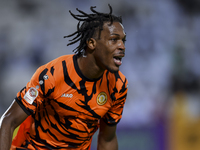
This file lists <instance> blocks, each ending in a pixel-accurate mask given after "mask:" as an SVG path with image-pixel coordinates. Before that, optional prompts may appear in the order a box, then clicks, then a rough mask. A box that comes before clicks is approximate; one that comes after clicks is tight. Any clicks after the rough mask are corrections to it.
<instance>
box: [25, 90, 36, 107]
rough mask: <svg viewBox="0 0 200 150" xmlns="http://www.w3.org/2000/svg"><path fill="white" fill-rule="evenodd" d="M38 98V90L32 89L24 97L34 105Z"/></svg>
mask: <svg viewBox="0 0 200 150" xmlns="http://www.w3.org/2000/svg"><path fill="white" fill-rule="evenodd" d="M37 96H38V91H37V89H35V88H33V87H31V88H30V89H29V90H28V91H27V92H26V94H25V95H24V99H25V100H26V101H27V102H28V103H29V104H32V103H33V101H34V100H35V99H36V97H37Z"/></svg>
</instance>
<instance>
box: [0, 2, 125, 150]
mask: <svg viewBox="0 0 200 150" xmlns="http://www.w3.org/2000/svg"><path fill="white" fill-rule="evenodd" d="M94 8H95V7H91V11H92V14H87V13H85V12H83V11H81V10H79V9H77V11H78V12H79V13H81V15H75V14H73V13H71V12H70V13H71V15H72V16H73V17H74V18H75V19H77V20H78V21H79V23H78V25H77V31H75V32H74V33H73V34H71V35H68V36H65V37H73V39H72V40H70V43H69V44H68V45H71V44H74V43H76V42H80V44H79V45H78V47H77V48H76V49H75V50H74V52H75V54H73V55H64V56H61V57H59V58H57V59H55V60H52V61H51V62H49V63H47V64H45V65H43V66H41V67H39V68H38V69H37V71H36V72H35V73H34V75H33V76H32V78H31V80H30V82H28V83H27V85H26V87H24V88H23V89H22V90H21V91H20V92H18V93H17V97H16V98H15V100H14V101H13V103H12V104H11V106H10V107H9V108H8V110H7V111H6V112H5V113H4V114H3V116H2V117H1V124H0V150H9V149H10V146H11V145H12V146H11V149H12V150H14V149H16V150H22V149H30V150H48V149H60V150H64V149H73V150H74V149H75V150H76V149H77V150H80V149H84V150H88V149H90V145H91V141H92V136H93V135H94V133H95V132H96V131H97V129H98V128H99V135H98V145H97V149H98V150H112V149H113V150H116V149H118V144H117V137H116V126H117V123H118V122H119V121H120V119H121V117H122V111H123V106H124V103H125V100H126V96H127V84H128V81H127V79H126V78H125V76H124V75H123V74H122V73H121V72H120V71H119V66H120V65H121V64H122V58H123V57H124V55H125V45H124V44H125V41H126V35H125V32H124V28H123V26H122V20H121V17H117V16H114V15H113V14H112V7H111V6H110V5H109V8H110V12H109V13H100V12H97V11H95V10H94ZM80 24H81V25H80ZM19 125H20V128H19V130H18V134H17V135H16V137H15V138H14V139H13V141H12V135H13V131H14V129H15V128H16V127H18V126H19Z"/></svg>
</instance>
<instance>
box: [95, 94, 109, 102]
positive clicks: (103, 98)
mask: <svg viewBox="0 0 200 150" xmlns="http://www.w3.org/2000/svg"><path fill="white" fill-rule="evenodd" d="M107 99H108V98H107V94H106V93H105V92H101V93H99V94H98V95H97V104H98V105H104V104H105V103H106V102H107Z"/></svg>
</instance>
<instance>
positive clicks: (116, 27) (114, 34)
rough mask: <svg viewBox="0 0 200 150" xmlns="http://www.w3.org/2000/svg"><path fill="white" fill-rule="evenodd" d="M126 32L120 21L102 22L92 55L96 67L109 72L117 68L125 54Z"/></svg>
mask: <svg viewBox="0 0 200 150" xmlns="http://www.w3.org/2000/svg"><path fill="white" fill-rule="evenodd" d="M125 41H126V34H125V32H124V28H123V26H122V24H121V23H119V22H113V24H112V25H110V23H109V22H106V23H104V26H103V30H102V31H101V36H100V39H98V38H96V47H95V50H94V57H95V60H96V63H97V65H98V67H99V68H100V69H102V70H105V69H108V70H109V71H111V72H116V71H118V70H119V66H120V65H121V64H122V58H123V57H124V55H125V45H124V44H125Z"/></svg>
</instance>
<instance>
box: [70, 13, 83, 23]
mask: <svg viewBox="0 0 200 150" xmlns="http://www.w3.org/2000/svg"><path fill="white" fill-rule="evenodd" d="M69 12H70V14H71V15H72V17H74V18H75V19H76V20H79V21H85V19H81V18H78V17H77V16H76V15H75V14H73V13H72V12H71V11H69Z"/></svg>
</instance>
